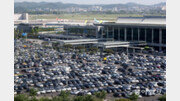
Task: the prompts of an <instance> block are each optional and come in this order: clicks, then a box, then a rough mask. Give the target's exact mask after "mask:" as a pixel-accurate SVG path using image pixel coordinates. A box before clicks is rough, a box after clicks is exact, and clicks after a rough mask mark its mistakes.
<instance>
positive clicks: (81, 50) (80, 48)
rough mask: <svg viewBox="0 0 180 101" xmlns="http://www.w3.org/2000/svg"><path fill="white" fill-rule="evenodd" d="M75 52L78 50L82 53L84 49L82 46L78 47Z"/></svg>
mask: <svg viewBox="0 0 180 101" xmlns="http://www.w3.org/2000/svg"><path fill="white" fill-rule="evenodd" d="M76 49H77V50H79V52H80V53H82V52H83V51H85V47H84V46H82V45H79V46H77V47H76Z"/></svg>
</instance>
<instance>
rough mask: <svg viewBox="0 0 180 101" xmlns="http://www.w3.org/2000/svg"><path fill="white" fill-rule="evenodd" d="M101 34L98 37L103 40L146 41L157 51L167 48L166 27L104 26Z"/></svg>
mask: <svg viewBox="0 0 180 101" xmlns="http://www.w3.org/2000/svg"><path fill="white" fill-rule="evenodd" d="M100 34H101V35H98V36H100V37H101V38H113V39H114V40H115V41H146V42H147V44H148V45H149V46H152V47H155V49H157V50H162V49H165V47H166V28H165V27H159V28H158V27H138V26H137V27H120V26H104V27H103V29H101V33H100ZM100 37H99V38H100Z"/></svg>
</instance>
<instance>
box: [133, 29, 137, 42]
mask: <svg viewBox="0 0 180 101" xmlns="http://www.w3.org/2000/svg"><path fill="white" fill-rule="evenodd" d="M133 40H134V41H138V28H133Z"/></svg>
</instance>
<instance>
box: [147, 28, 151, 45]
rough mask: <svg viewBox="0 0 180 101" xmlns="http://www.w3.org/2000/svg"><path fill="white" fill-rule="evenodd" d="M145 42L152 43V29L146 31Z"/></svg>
mask: <svg viewBox="0 0 180 101" xmlns="http://www.w3.org/2000/svg"><path fill="white" fill-rule="evenodd" d="M146 42H148V43H152V29H146Z"/></svg>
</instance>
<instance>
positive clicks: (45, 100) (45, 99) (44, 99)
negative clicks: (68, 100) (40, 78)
mask: <svg viewBox="0 0 180 101" xmlns="http://www.w3.org/2000/svg"><path fill="white" fill-rule="evenodd" d="M38 101H54V100H51V99H49V98H46V97H42V98H40V99H39V100H38Z"/></svg>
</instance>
